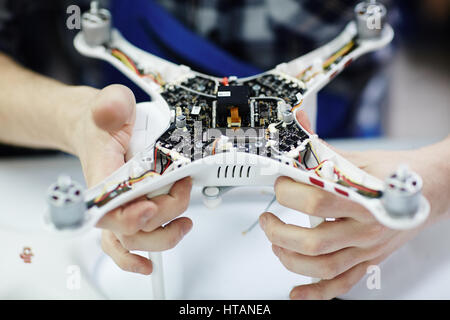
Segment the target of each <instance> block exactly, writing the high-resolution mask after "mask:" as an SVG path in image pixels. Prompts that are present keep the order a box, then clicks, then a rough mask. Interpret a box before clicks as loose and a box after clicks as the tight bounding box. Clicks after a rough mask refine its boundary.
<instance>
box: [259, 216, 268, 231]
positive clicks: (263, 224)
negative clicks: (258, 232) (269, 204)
mask: <svg viewBox="0 0 450 320" xmlns="http://www.w3.org/2000/svg"><path fill="white" fill-rule="evenodd" d="M259 224H260V226H261V228H263V229H264V228H265V227H266V224H267V218H266V216H261V217H260V218H259Z"/></svg>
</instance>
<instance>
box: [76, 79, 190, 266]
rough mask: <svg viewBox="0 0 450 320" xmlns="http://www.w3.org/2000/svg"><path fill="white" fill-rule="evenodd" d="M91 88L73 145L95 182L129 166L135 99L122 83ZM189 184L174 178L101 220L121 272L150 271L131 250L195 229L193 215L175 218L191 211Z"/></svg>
mask: <svg viewBox="0 0 450 320" xmlns="http://www.w3.org/2000/svg"><path fill="white" fill-rule="evenodd" d="M90 92H91V93H90V96H89V97H88V98H87V99H85V101H86V102H85V103H84V105H83V106H81V108H84V109H83V110H81V111H82V112H80V113H79V114H80V117H79V119H78V123H77V124H76V126H75V127H76V132H75V134H74V135H72V136H73V137H74V138H73V141H72V143H73V147H74V150H76V154H77V156H78V157H79V158H80V161H81V164H82V167H83V172H84V175H85V178H86V181H87V184H88V186H93V185H95V184H97V183H99V182H101V181H102V180H103V179H104V178H106V177H107V176H109V175H110V174H111V173H113V172H114V171H115V170H116V169H118V168H120V167H121V166H122V165H124V164H125V156H126V152H127V150H128V146H129V143H130V139H131V135H132V132H133V126H134V123H135V117H136V102H135V98H134V95H133V93H132V92H131V90H130V89H128V88H127V87H124V86H121V85H112V86H108V87H106V88H104V89H103V90H100V91H98V90H94V89H92V91H90ZM191 188H192V180H191V178H190V177H187V178H184V179H182V180H180V181H178V182H176V183H175V184H174V185H173V186H172V188H171V189H170V191H169V194H167V195H160V196H157V197H155V198H153V199H151V200H148V199H147V198H145V197H141V198H138V199H136V200H134V201H132V202H130V203H128V204H126V205H124V206H121V207H119V208H117V209H114V210H112V211H110V212H109V213H107V214H106V215H105V216H103V217H102V218H101V219H100V220H99V222H98V223H97V227H99V228H102V229H104V230H103V232H102V249H103V251H104V252H105V253H106V254H108V255H109V256H110V257H111V258H112V259H113V260H114V262H115V263H116V264H117V265H118V266H119V267H120V268H122V269H123V270H126V271H131V272H136V273H142V274H150V273H151V272H152V269H153V267H152V263H151V261H150V260H148V259H147V258H144V257H142V256H140V255H137V254H133V253H131V252H130V251H131V250H140V251H163V250H167V249H170V248H173V247H174V246H175V245H176V244H177V243H178V242H179V241H180V240H181V239H182V238H183V237H184V236H185V235H186V234H187V233H188V232H189V231H190V230H191V228H192V221H191V220H190V219H189V218H186V217H181V218H177V217H178V216H179V215H180V214H182V213H183V212H184V211H185V210H186V209H187V206H188V204H189V199H190V192H191ZM168 222H169V223H168ZM166 223H168V224H167V225H165V226H164V227H162V225H164V224H166Z"/></svg>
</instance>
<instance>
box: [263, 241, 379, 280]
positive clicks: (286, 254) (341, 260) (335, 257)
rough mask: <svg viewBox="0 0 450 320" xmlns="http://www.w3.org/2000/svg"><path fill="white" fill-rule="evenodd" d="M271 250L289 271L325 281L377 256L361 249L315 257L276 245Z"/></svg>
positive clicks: (376, 253) (372, 251) (349, 249)
mask: <svg viewBox="0 0 450 320" xmlns="http://www.w3.org/2000/svg"><path fill="white" fill-rule="evenodd" d="M272 250H273V252H274V254H275V255H276V256H277V257H278V259H280V262H281V263H282V264H283V265H284V266H285V267H286V269H288V270H289V271H292V272H294V273H298V274H301V275H304V276H308V277H313V278H319V279H325V280H326V279H334V278H335V277H337V276H338V275H340V274H342V273H344V272H346V271H347V270H349V269H351V268H352V267H354V266H355V265H357V264H359V263H361V262H364V261H367V260H370V259H373V258H374V257H376V256H377V255H378V252H376V251H375V250H365V249H361V248H345V249H342V250H339V251H337V252H333V253H329V254H324V255H320V256H316V257H312V256H307V255H302V254H299V253H297V252H294V251H291V250H288V249H284V248H281V247H279V246H276V245H272Z"/></svg>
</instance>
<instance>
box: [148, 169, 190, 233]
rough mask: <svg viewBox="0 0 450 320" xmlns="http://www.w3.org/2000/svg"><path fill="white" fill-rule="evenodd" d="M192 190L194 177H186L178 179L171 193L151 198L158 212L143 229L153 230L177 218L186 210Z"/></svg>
mask: <svg viewBox="0 0 450 320" xmlns="http://www.w3.org/2000/svg"><path fill="white" fill-rule="evenodd" d="M191 190H192V178H191V177H186V178H184V179H182V180H179V181H177V182H176V183H175V184H174V185H173V186H172V188H171V189H170V191H169V194H165V195H160V196H157V197H154V198H152V199H151V201H152V202H153V203H154V204H155V205H156V206H157V207H158V209H157V214H155V216H154V217H153V218H152V219H150V220H149V221H148V222H147V224H146V226H145V227H144V228H143V229H142V230H143V231H147V232H149V231H152V230H155V229H156V228H158V227H160V226H162V225H163V224H165V223H167V222H169V221H170V220H172V219H174V218H176V217H177V216H179V215H180V214H182V213H183V212H184V211H186V209H187V207H188V205H189V200H190V194H191Z"/></svg>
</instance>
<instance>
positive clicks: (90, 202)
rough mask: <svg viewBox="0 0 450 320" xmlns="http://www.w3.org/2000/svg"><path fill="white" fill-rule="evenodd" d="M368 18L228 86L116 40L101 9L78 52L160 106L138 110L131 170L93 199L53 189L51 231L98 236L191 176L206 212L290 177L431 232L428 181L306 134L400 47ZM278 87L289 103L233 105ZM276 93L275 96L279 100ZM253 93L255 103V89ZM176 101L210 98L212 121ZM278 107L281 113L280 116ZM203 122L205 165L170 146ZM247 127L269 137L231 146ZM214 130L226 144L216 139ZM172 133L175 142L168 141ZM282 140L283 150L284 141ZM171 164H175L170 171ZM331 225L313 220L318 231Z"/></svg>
mask: <svg viewBox="0 0 450 320" xmlns="http://www.w3.org/2000/svg"><path fill="white" fill-rule="evenodd" d="M364 5H367V4H364ZM381 8H384V7H382V6H381ZM358 10H359V11H358ZM361 10H362V9H361V4H360V5H359V7H358V6H357V9H356V11H357V12H356V16H357V18H356V20H355V21H352V22H350V23H349V24H348V25H347V27H346V28H345V30H344V31H343V32H342V33H341V34H340V35H339V36H338V37H337V38H335V39H334V40H332V41H331V42H329V43H328V44H326V45H324V46H323V47H320V48H318V49H316V50H314V51H312V52H310V53H308V54H306V55H304V56H302V57H299V58H297V59H295V60H293V61H291V62H288V63H283V64H280V65H278V66H277V67H276V68H275V69H272V70H270V71H267V72H265V73H262V74H259V75H255V76H252V77H248V78H243V79H237V78H236V77H229V78H224V79H221V78H217V77H212V76H207V75H204V74H201V73H198V72H195V71H193V70H191V69H190V68H189V67H187V66H184V65H176V64H174V63H172V62H169V61H166V60H164V59H161V58H159V57H156V56H154V55H152V54H150V53H148V52H145V51H143V50H140V49H139V48H136V47H135V46H133V45H132V44H130V43H129V42H127V41H126V40H125V39H124V38H123V37H122V36H121V34H120V33H119V32H118V31H117V30H113V31H109V28H110V27H109V21H108V20H107V19H105V17H106V18H108V15H107V12H104V10H100V11H98V9H96V8H94V9H91V12H90V14H91V15H98V16H102V15H103V16H102V17H103V20H102V19H100V20H99V21H95V20H92V19H90V20H89V21H85V24H84V27H85V29H84V30H83V31H82V32H80V33H79V34H78V35H77V36H76V38H75V40H74V44H75V47H76V49H77V50H78V51H79V52H80V53H81V54H83V55H85V56H89V57H92V58H97V59H102V60H105V61H107V62H109V63H110V64H112V65H113V66H114V67H116V68H117V69H119V70H120V71H121V72H123V73H124V74H125V75H126V76H127V77H128V78H130V79H131V80H132V81H133V82H134V83H136V84H137V85H138V86H139V87H141V88H142V89H143V90H144V91H145V92H146V93H148V94H149V95H150V97H151V102H145V103H140V104H138V105H137V106H136V108H137V110H136V124H135V127H134V132H133V135H132V138H131V142H130V148H129V150H128V154H127V160H128V161H127V162H126V164H125V165H124V166H122V167H121V168H119V169H118V170H117V171H116V172H114V173H113V174H111V176H109V177H108V178H106V179H105V180H104V181H102V182H101V183H99V184H98V185H96V186H94V187H92V188H90V189H88V190H87V191H85V192H82V191H81V192H80V190H79V188H78V187H76V189H77V190H75V191H73V185H72V186H71V185H70V183H69V182H65V185H66V187H65V188H64V182H63V183H62V184H63V187H62V188H61V183H57V184H55V185H53V186H52V187H51V188H50V194H51V196H50V197H49V199H50V200H49V204H50V210H49V213H48V215H47V217H46V222H47V225H48V226H49V227H50V228H53V229H54V230H57V231H59V232H62V233H76V232H82V231H84V230H88V229H90V228H92V227H94V226H95V225H96V223H97V222H98V221H99V220H100V219H101V218H102V217H103V216H104V215H105V214H107V213H108V212H109V211H111V210H113V209H115V208H117V207H119V206H122V205H124V204H126V203H128V202H130V201H132V200H134V199H136V198H138V197H141V196H144V195H147V196H148V197H149V198H152V197H154V196H156V195H160V194H164V193H167V192H168V191H169V189H170V187H171V185H172V184H173V183H174V182H176V181H177V180H180V179H182V178H184V177H187V176H191V177H192V179H193V183H194V184H196V185H200V186H203V187H204V189H203V190H204V191H203V193H204V196H205V200H206V203H207V204H208V205H211V206H212V205H216V204H218V202H219V201H218V199H219V198H220V194H221V192H222V191H223V190H226V188H227V187H236V186H247V185H273V183H274V181H275V180H276V178H277V177H279V176H288V177H290V178H292V179H294V180H295V181H298V182H301V183H304V184H308V185H312V186H314V187H317V188H321V189H323V190H325V191H327V192H330V193H333V194H335V195H337V196H340V197H344V198H346V199H348V200H350V201H354V202H357V203H359V204H361V205H362V206H364V207H365V208H366V209H367V210H368V211H369V212H370V213H371V214H372V215H373V216H374V217H375V218H376V219H377V220H378V221H379V222H380V223H381V224H383V225H385V226H387V227H389V228H393V229H408V228H414V227H416V226H418V225H419V224H421V223H422V222H424V221H425V219H426V218H427V216H428V214H429V203H428V201H427V200H426V199H425V198H424V197H423V196H422V195H421V187H422V181H421V178H420V177H419V176H417V175H416V174H414V173H412V172H409V171H408V170H407V169H404V168H403V169H400V170H399V171H398V172H396V173H394V174H393V175H391V176H390V177H389V178H388V180H386V181H382V180H380V179H378V178H376V177H374V176H371V175H370V174H368V173H366V172H364V171H363V170H361V169H360V168H358V167H356V166H355V165H353V164H352V163H351V162H349V161H348V160H346V159H344V158H343V157H342V156H341V155H339V154H337V153H336V152H334V151H333V150H332V149H330V148H329V147H328V146H327V145H325V144H324V143H323V142H322V141H321V140H320V139H319V138H318V137H317V135H315V134H312V133H310V132H308V131H307V130H305V128H303V127H302V126H301V124H300V123H299V122H298V121H297V119H296V116H295V115H296V113H297V112H298V111H299V110H304V111H305V112H306V114H307V115H308V117H309V119H310V121H311V123H312V126H313V128H312V129H313V130H314V126H315V123H316V113H317V93H318V91H319V90H320V89H321V88H323V87H324V86H325V85H326V84H327V83H328V82H330V81H331V80H332V79H333V78H334V77H335V76H336V75H338V74H339V73H340V72H342V71H343V70H344V69H345V68H346V67H347V66H348V65H349V64H350V63H351V62H352V61H354V60H356V59H357V58H358V57H360V56H361V55H363V54H366V53H369V52H372V51H375V50H377V49H380V48H382V47H384V46H386V45H387V44H389V43H390V42H391V40H392V38H393V35H394V32H393V30H392V28H391V27H390V26H389V25H387V24H383V27H382V28H381V29H380V30H371V29H370V28H369V29H367V28H368V27H367V25H366V26H365V25H364V23H367V19H368V17H369V18H370V15H369V16H365V15H364V12H362V11H361ZM384 14H385V12H384ZM382 17H384V16H382ZM363 18H365V19H363ZM361 19H362V20H361ZM105 21H106V22H107V23H105ZM270 81H272V82H270ZM269 82H270V83H275V84H276V83H280V86H283V88H287V89H286V90H285V89H283V90H284V91H276V90H278V89H275V91H274V90H272V93H276V92H278V93H280V92H283V94H284V93H286V97H285V96H283V94H281V93H280V94H281V96H280V94H279V95H278V96H277V95H276V94H275V96H274V97H268V96H264V95H261V96H255V97H252V96H249V97H248V106H249V107H248V108H250V111H248V110H247V109H244V108H243V107H236V106H234V105H233V103H232V102H231V103H230V104H231V105H227V102H226V101H227V100H226V99H227V98H232V97H231V96H232V95H233V94H235V92H234V91H233V90H232V89H235V88H231V87H233V86H235V87H241V88H242V87H245V86H250V85H253V88H255V87H254V86H255V84H256V85H258V86H259V87H261V86H264V84H265V83H269ZM205 83H207V84H209V85H210V92H206V91H204V90H203V91H202V90H200V89H204V88H203V87H202V86H203V84H205ZM270 83H269V84H270ZM200 87H202V88H200ZM199 88H200V89H199ZM227 88H229V89H230V91H227V90H228V89H227ZM267 88H269V87H267ZM267 88H266V92H269V91H270V90H269V89H267ZM177 90H178V91H177ZM249 90H250V91H251V92H252V93H254V89H252V88H250V89H249ZM252 90H253V91H252ZM280 90H281V89H280ZM289 90H291V91H292V95H291V93H290V92H288V91H289ZM244 91H245V90H244ZM273 91H274V92H273ZM171 92H173V94H172V93H171ZM183 92H184V93H183ZM175 93H176V94H186V95H187V96H189V97H191V96H194V98H192V99H194V100H195V101H198V100H199V99H200V100H201V99H203V98H204V99H205V101H207V103H205V104H204V106H203V107H202V108H203V109H201V111H200V112H203V113H204V114H203V115H202V114H201V113H199V108H200V107H199V106H195V105H193V106H183V107H180V105H178V104H175V103H177V101H172V100H171V102H170V103H169V102H168V100H170V99H168V98H167V97H168V96H169V97H171V96H175ZM292 97H295V99H294V98H292ZM174 99H175V98H174ZM270 99H274V100H276V103H272V102H270V101H269V100H270ZM194 100H193V101H194ZM268 101H269V102H268ZM241 102H242V101H241ZM270 103H272V105H271V104H270ZM244 104H245V101H244ZM265 104H266V105H267V106H268V108H269V107H270V112H272V113H270V112H269V111H267V113H268V114H269V116H270V115H273V116H272V118H271V120H270V119H264V116H261V115H256V111H257V109H255V108H257V106H258V105H259V106H262V107H264V106H265ZM246 106H247V105H246ZM272 106H274V108H278V110H277V112H278V114H277V115H276V113H275V111H273V108H272ZM195 107H197V108H195ZM262 107H261V108H262ZM225 113H226V115H224V114H225ZM262 113H263V112H261V114H262ZM220 117H221V118H220ZM194 118H195V119H200V118H201V119H203V120H202V121H203V123H208V126H207V128H203V129H205V130H203V129H202V131H201V132H200V133H201V135H200V138H199V139H198V141H197V140H196V139H193V140H192V141H191V142H189V143H190V144H189V146H190V145H193V144H195V143H198V144H201V146H200V147H199V148H200V149H199V150H200V152H199V154H200V156H197V157H195V156H192V155H191V154H187V153H186V152H184V151H183V150H185V149H183V148H186V143H184V144H183V143H181V145H182V146H183V148H180V147H179V146H178V147H179V148H175V147H173V146H172V145H171V144H170V143H168V142H170V141H172V140H174V135H175V133H177V132H178V133H179V134H181V135H183V132H188V134H187V136H190V135H189V132H190V131H189V130H194V129H193V128H192V127H189V125H188V124H186V123H187V122H189V121H191V120H192V121H193V119H194ZM219 118H220V119H219ZM246 119H250V120H248V124H247V125H245V129H247V131H248V129H252V128H254V129H255V131H257V130H261V133H262V135H261V136H259V137H258V136H257V135H254V133H253V135H252V136H251V137H246V138H244V140H245V139H247V140H245V142H244V147H242V146H239V145H238V144H237V143H236V144H235V143H234V142H236V141H237V140H239V138H235V137H229V136H227V134H224V132H225V129H228V130H231V131H228V132H236V131H238V130H239V129H243V127H244V122H245V121H247V120H246ZM270 121H272V122H270ZM189 123H190V122H189ZM200 123H201V121H200ZM206 129H207V130H206ZM170 130H171V131H170ZM208 130H213V131H214V130H215V132H221V133H222V134H218V135H216V136H214V137H209V136H208V134H209V133H207V132H208ZM168 131H170V132H172V133H173V134H172V133H171V134H170V135H168V134H167V132H168ZM165 134H166V135H167V137H166V138H164V137H165V136H164V135H165ZM297 134H298V135H301V137H302V138H301V139H300V140H298V141H295V142H294V143H293V144H292V145H286V141H292V139H293V137H296V135H297ZM277 135H279V136H281V140H279V141H277V140H276V137H277ZM205 137H206V138H205ZM163 138H164V139H165V140H164V139H163ZM210 138H211V139H210ZM283 139H284V140H283ZM175 140H176V139H175ZM167 143H168V144H167ZM258 143H259V145H258ZM261 143H262V144H263V146H261ZM256 145H258V146H259V147H258V148H257V147H255V146H256ZM262 148H265V150H269V153H270V155H268V154H264V155H262V154H261V153H260V151H254V150H261V149H262ZM187 149H189V148H187ZM194 149H195V148H194ZM252 150H253V151H254V152H252ZM157 153H158V154H157ZM155 154H157V156H155ZM158 155H159V157H158ZM161 157H163V158H164V159H165V160H164V161H167V162H166V163H163V160H161ZM71 188H72V189H71ZM55 189H56V191H55ZM76 191H78V192H76ZM74 192H75V193H76V195H75V193H74ZM67 194H70V196H71V198H70V201H69V204H68V205H67V204H65V202H64V201H62V200H61V199H60V198H64V197H65V196H66V195H67ZM55 198H56V199H55ZM65 199H67V198H65ZM73 203H75V204H77V205H74V204H73ZM65 214H66V215H72V217H73V216H76V217H75V218H73V219H72V220H70V219H69V220H70V222H67V223H65V222H64V221H65V219H64V218H61V216H64V215H65ZM55 217H57V218H56V219H55ZM58 217H59V218H60V219H59V220H58ZM69 220H67V221H69ZM55 221H62V223H59V224H58V223H57V222H56V223H55ZM321 221H323V220H322V219H320V218H314V217H312V219H311V224H312V226H315V225H317V224H319V223H320V222H321Z"/></svg>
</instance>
